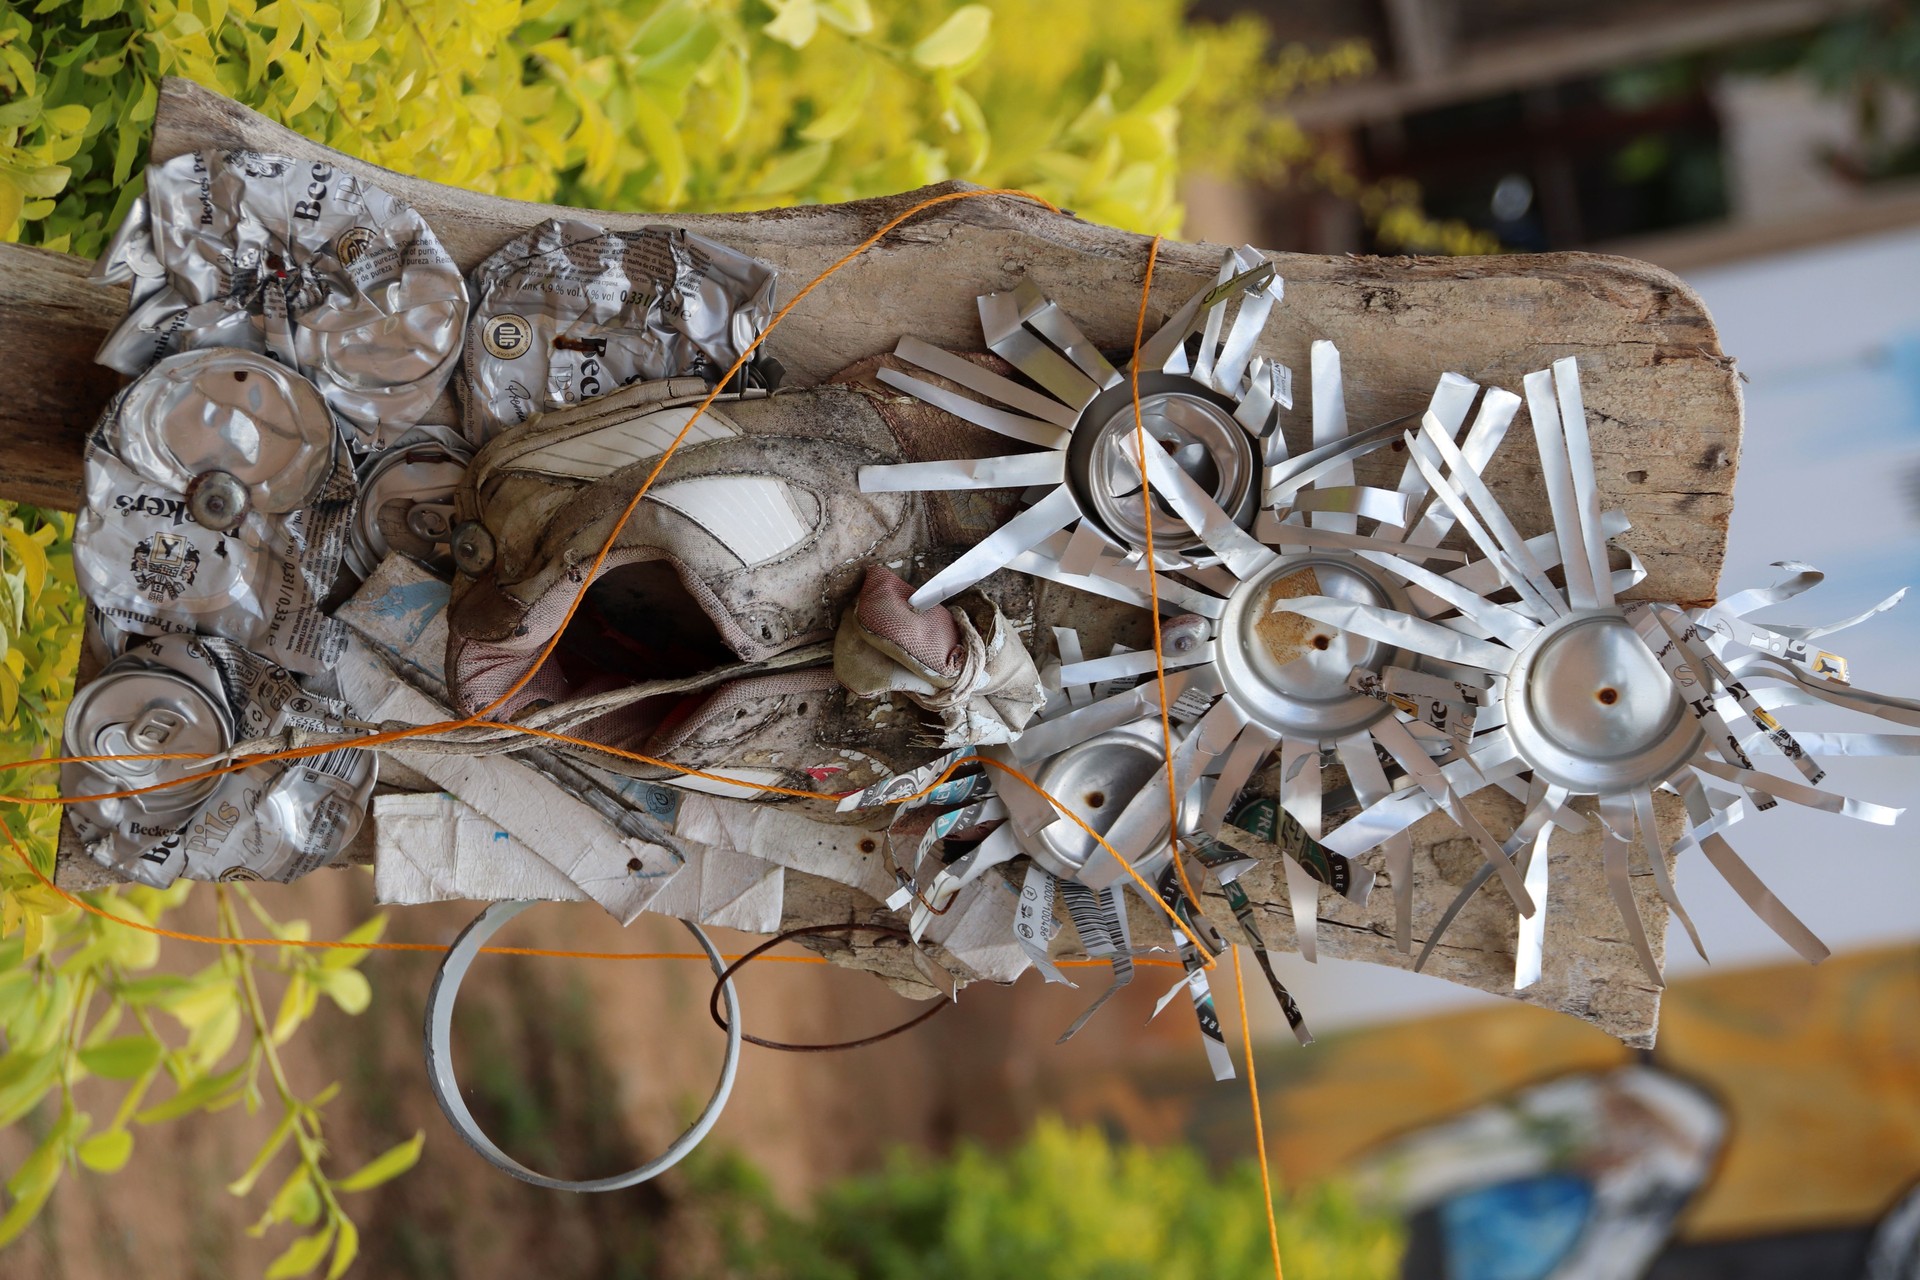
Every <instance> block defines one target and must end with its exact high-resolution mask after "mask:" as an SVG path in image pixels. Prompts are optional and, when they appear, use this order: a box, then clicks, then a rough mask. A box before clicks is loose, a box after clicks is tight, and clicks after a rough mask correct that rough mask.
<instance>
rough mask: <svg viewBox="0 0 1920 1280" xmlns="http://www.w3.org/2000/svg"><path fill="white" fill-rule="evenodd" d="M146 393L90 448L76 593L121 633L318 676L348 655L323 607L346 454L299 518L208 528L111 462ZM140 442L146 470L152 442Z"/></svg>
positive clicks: (181, 499) (256, 518)
mask: <svg viewBox="0 0 1920 1280" xmlns="http://www.w3.org/2000/svg"><path fill="white" fill-rule="evenodd" d="M146 381H147V380H146V379H142V380H141V381H139V382H136V383H134V385H133V386H132V387H130V388H128V389H127V390H126V391H123V392H122V393H121V394H120V395H119V396H117V397H115V398H114V400H113V401H112V402H110V403H109V404H108V406H107V410H106V413H105V414H104V415H103V416H102V418H101V422H100V425H99V426H98V427H97V428H96V429H95V430H94V433H93V435H92V437H91V438H90V439H89V441H88V444H87V452H86V465H85V471H84V475H85V483H86V502H85V504H84V505H83V506H82V507H81V510H80V514H79V517H78V519H77V520H76V521H75V523H74V537H73V565H74V576H75V577H76V579H77V580H78V581H79V584H80V588H81V590H82V591H84V592H85V593H86V595H87V598H88V600H89V601H90V602H91V603H92V604H93V605H94V606H95V607H96V608H97V609H98V611H99V613H100V616H101V618H102V620H103V621H104V623H106V624H110V625H111V627H112V628H113V629H114V630H116V631H118V632H123V633H129V634H133V635H149V636H151V635H168V634H173V633H195V632H197V633H199V634H202V635H212V636H220V637H224V638H226V639H229V640H233V641H236V642H238V643H240V644H243V645H245V646H247V647H248V648H250V649H253V650H255V651H256V652H258V653H261V654H263V655H265V656H266V657H268V658H269V659H271V660H273V661H275V662H278V663H280V664H281V665H283V666H287V667H291V668H292V669H294V670H296V671H299V672H302V673H305V674H307V675H318V674H320V673H321V672H323V671H326V670H327V669H329V668H330V667H331V666H332V665H333V664H334V663H335V662H336V661H337V660H338V659H339V656H340V653H341V651H342V649H343V648H344V646H345V644H346V628H345V626H344V625H343V624H342V623H340V622H338V621H336V620H334V619H332V618H329V617H327V616H326V615H325V614H324V613H322V612H321V610H320V602H321V601H323V600H324V599H326V597H327V594H328V592H329V591H330V590H331V589H332V587H333V582H334V579H335V577H336V576H337V575H338V573H339V570H340V561H341V557H342V555H343V554H344V552H345V549H346V542H347V532H348V525H349V523H350V521H351V519H352V514H353V499H354V476H353V470H352V467H351V465H350V463H349V461H348V454H347V451H346V450H344V449H335V450H334V451H333V452H332V453H331V455H330V461H329V468H328V470H327V472H326V473H325V474H324V476H323V477H322V482H321V485H320V488H319V490H318V492H317V493H314V494H313V495H312V496H311V497H310V498H309V499H308V501H307V503H306V505H304V506H302V507H300V508H299V509H297V510H292V511H287V512H285V513H270V512H266V511H262V510H260V509H259V508H258V507H254V508H252V509H249V510H247V511H246V512H245V514H244V515H243V516H242V518H241V519H240V520H239V521H238V523H236V524H235V525H234V526H233V527H232V528H230V529H226V530H220V529H212V528H208V527H206V526H204V525H202V524H200V523H199V522H198V521H197V520H195V518H194V514H193V508H192V504H191V503H190V501H189V496H188V492H187V491H186V490H182V489H178V488H175V487H173V486H172V485H170V484H168V483H166V482H164V481H156V480H154V479H151V478H149V477H148V476H145V475H142V474H141V473H140V472H139V471H137V470H136V469H135V468H134V467H132V466H130V465H129V464H128V462H127V461H126V460H125V459H124V458H123V457H122V456H121V454H120V452H119V450H120V448H121V447H122V445H123V438H124V432H123V430H122V428H123V426H124V424H125V422H126V421H127V420H128V416H129V415H128V406H129V404H130V403H133V402H134V401H135V400H136V398H137V397H138V396H144V395H146V394H147V393H146V392H145V391H143V389H142V388H143V385H144V384H145V382H146ZM225 425H229V426H230V425H232V424H231V423H227V424H225ZM142 440H143V443H142V445H141V447H142V448H148V449H149V455H148V461H149V462H153V461H154V459H155V457H156V456H157V455H154V454H153V453H152V452H151V448H150V446H151V439H150V438H148V437H142ZM276 501H278V499H277V498H276ZM103 629H104V628H103Z"/></svg>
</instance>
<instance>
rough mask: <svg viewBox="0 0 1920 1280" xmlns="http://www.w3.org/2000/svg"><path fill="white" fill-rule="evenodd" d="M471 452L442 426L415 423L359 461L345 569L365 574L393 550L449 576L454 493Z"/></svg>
mask: <svg viewBox="0 0 1920 1280" xmlns="http://www.w3.org/2000/svg"><path fill="white" fill-rule="evenodd" d="M472 461H473V451H472V450H471V449H469V448H467V446H466V444H465V442H464V441H462V440H461V439H460V438H459V436H457V435H455V434H454V433H453V431H451V430H450V429H448V428H445V427H416V428H414V429H413V430H412V431H410V432H408V433H407V434H406V435H404V436H402V437H401V438H400V440H399V441H398V443H396V444H395V446H394V447H393V448H391V449H388V450H385V451H384V452H381V453H377V454H374V455H372V456H370V457H369V458H367V459H366V460H365V461H364V462H362V463H361V464H360V505H359V507H358V508H357V509H356V511H355V515H354V521H353V531H352V533H351V534H350V535H349V537H348V541H347V568H349V569H350V570H352V571H353V573H354V574H355V575H356V576H358V577H360V578H363V579H364V578H366V577H369V576H370V575H371V574H372V573H373V571H374V569H376V568H378V567H379V564H380V562H381V561H382V560H385V559H386V558H387V556H388V555H390V554H392V553H393V552H396V551H397V552H399V553H400V554H402V555H404V556H407V557H408V558H410V559H413V560H417V561H419V562H420V563H421V564H423V565H425V566H426V567H427V568H429V569H431V570H433V571H434V572H435V573H437V574H440V575H441V576H442V577H449V576H451V575H452V573H453V553H452V551H451V550H449V548H448V542H449V540H450V539H451V538H452V536H453V523H454V521H453V491H454V490H455V489H457V488H458V487H459V486H460V482H461V480H462V479H464V478H465V477H466V474H467V464H468V463H470V462H472Z"/></svg>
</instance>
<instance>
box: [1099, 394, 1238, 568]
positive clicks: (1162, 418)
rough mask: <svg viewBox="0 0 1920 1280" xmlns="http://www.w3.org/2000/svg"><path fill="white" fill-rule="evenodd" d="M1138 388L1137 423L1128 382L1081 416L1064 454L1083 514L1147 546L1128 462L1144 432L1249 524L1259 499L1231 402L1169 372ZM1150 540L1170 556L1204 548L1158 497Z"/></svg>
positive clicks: (1137, 484) (1135, 476)
mask: <svg viewBox="0 0 1920 1280" xmlns="http://www.w3.org/2000/svg"><path fill="white" fill-rule="evenodd" d="M1139 389H1140V418H1139V422H1138V425H1136V423H1135V419H1134V405H1133V387H1132V384H1130V383H1126V382H1122V383H1120V384H1119V385H1117V386H1114V387H1110V388H1108V389H1107V390H1106V391H1103V392H1101V393H1100V395H1099V396H1097V397H1095V399H1094V400H1093V401H1092V402H1091V403H1090V404H1088V405H1087V407H1086V408H1085V409H1084V410H1082V411H1081V415H1080V420H1079V423H1078V424H1077V425H1076V426H1075V427H1074V432H1073V440H1072V443H1071V444H1070V445H1069V446H1068V449H1067V483H1068V485H1069V487H1071V488H1072V489H1073V491H1074V496H1075V497H1076V498H1077V499H1078V500H1079V502H1080V507H1081V510H1082V511H1084V512H1086V513H1087V514H1088V515H1089V516H1091V517H1092V518H1093V519H1094V520H1095V521H1096V522H1098V524H1099V525H1100V527H1101V528H1103V529H1104V530H1106V532H1107V533H1108V534H1110V535H1111V536H1113V537H1114V538H1116V539H1118V540H1119V541H1121V542H1124V543H1126V544H1127V545H1128V546H1131V547H1135V548H1144V547H1145V546H1146V544H1147V536H1146V515H1145V512H1144V511H1143V510H1142V506H1143V505H1144V504H1143V503H1142V501H1141V496H1140V489H1141V481H1140V472H1139V470H1138V468H1136V467H1135V466H1134V465H1133V462H1132V442H1133V436H1134V433H1135V431H1137V430H1144V431H1145V432H1146V434H1147V436H1148V438H1149V439H1150V440H1152V441H1153V442H1154V443H1156V444H1157V445H1158V446H1159V447H1160V448H1162V449H1165V450H1166V451H1167V452H1168V453H1169V454H1170V455H1171V456H1172V458H1173V461H1174V464H1175V465H1176V466H1178V467H1179V468H1180V469H1181V470H1182V471H1185V472H1186V473H1187V474H1188V475H1189V476H1191V477H1192V478H1193V480H1194V481H1195V482H1196V483H1197V484H1198V485H1199V486H1200V488H1201V489H1203V490H1205V491H1206V492H1207V494H1208V496H1210V497H1211V498H1212V499H1213V500H1214V501H1215V502H1216V503H1218V504H1219V506H1220V508H1221V509H1222V510H1223V511H1225V512H1226V513H1227V514H1228V515H1230V516H1232V517H1233V519H1234V520H1235V521H1237V522H1238V523H1239V524H1240V525H1242V526H1243V527H1244V526H1245V525H1247V524H1248V523H1249V522H1250V521H1251V520H1252V518H1253V512H1254V508H1255V507H1256V506H1257V505H1258V501H1259V493H1258V483H1257V482H1258V479H1259V466H1258V463H1257V459H1256V458H1255V457H1254V452H1253V445H1252V442H1251V440H1250V439H1249V438H1248V436H1247V433H1246V431H1245V430H1244V429H1243V428H1242V427H1241V426H1240V424H1239V423H1238V422H1236V421H1235V420H1234V417H1233V406H1232V402H1231V401H1229V400H1226V399H1225V398H1224V397H1222V396H1220V395H1219V394H1218V393H1216V392H1214V391H1212V390H1211V389H1209V388H1207V387H1205V386H1202V385H1201V384H1200V383H1198V382H1195V381H1193V380H1192V379H1190V378H1184V377H1178V376H1175V375H1172V374H1164V373H1156V374H1145V375H1142V376H1141V378H1140V388H1139ZM1153 542H1154V547H1155V549H1156V550H1159V551H1163V552H1166V553H1168V554H1173V555H1189V554H1193V553H1195V552H1201V551H1204V550H1205V547H1206V544H1205V542H1204V540H1203V539H1201V537H1200V536H1199V534H1197V533H1195V532H1194V530H1193V529H1191V528H1190V527H1189V526H1188V525H1187V522H1186V521H1185V520H1184V519H1182V518H1181V517H1180V515H1179V513H1178V512H1176V511H1174V509H1173V508H1172V507H1170V506H1168V505H1167V503H1166V500H1165V499H1164V498H1160V497H1156V498H1155V499H1154V516H1153Z"/></svg>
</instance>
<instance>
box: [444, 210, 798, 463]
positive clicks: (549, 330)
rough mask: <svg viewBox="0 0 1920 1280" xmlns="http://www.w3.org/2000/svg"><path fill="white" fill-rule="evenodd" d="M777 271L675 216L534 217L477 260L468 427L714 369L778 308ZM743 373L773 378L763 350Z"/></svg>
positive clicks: (760, 381) (714, 373)
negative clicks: (627, 223) (619, 221)
mask: <svg viewBox="0 0 1920 1280" xmlns="http://www.w3.org/2000/svg"><path fill="white" fill-rule="evenodd" d="M775 279H776V272H775V270H774V268H773V266H772V265H771V264H769V263H766V262H762V261H761V260H759V259H758V258H753V257H749V256H748V255H746V254H744V253H740V252H739V251H737V250H734V249H729V248H728V247H727V246H725V245H723V244H719V243H716V242H715V241H712V240H709V239H707V238H706V237H704V236H700V235H696V234H694V233H693V232H690V231H683V230H680V229H678V228H675V227H645V228H642V229H641V230H639V231H621V232H615V231H608V230H607V229H606V228H604V227H597V226H594V225H592V224H591V223H586V222H560V221H555V220H551V219H550V220H548V221H546V222H543V223H541V224H540V225H539V226H537V227H534V228H533V229H532V230H530V231H528V232H526V234H524V235H522V236H520V237H519V238H518V239H516V240H514V241H512V242H511V243H509V244H507V245H506V246H505V247H503V248H502V249H500V250H499V251H498V252H496V253H495V254H494V255H493V256H492V257H490V258H488V259H487V260H486V261H485V262H483V263H481V264H480V266H479V267H478V268H476V269H475V271H474V273H473V294H474V307H473V316H472V318H471V320H470V321H469V322H468V326H467V344H466V356H465V359H464V361H463V364H462V368H463V370H464V374H463V377H462V379H461V391H462V400H463V409H464V418H465V423H464V425H465V430H466V434H467V438H468V439H469V440H470V441H472V442H473V443H474V444H475V445H476V446H478V445H481V444H484V443H486V442H487V441H488V440H490V439H492V438H493V437H494V436H495V435H497V434H499V433H500V432H501V431H504V430H505V429H506V428H508V427H511V426H514V425H516V424H518V423H522V422H525V421H527V420H528V419H529V418H531V417H534V416H535V415H537V414H541V413H546V412H548V411H550V410H553V409H561V408H565V407H567V406H569V405H575V404H579V403H580V402H581V401H584V400H591V399H592V398H593V397H595V396H597V395H602V394H604V393H606V392H609V391H612V390H614V389H615V388H618V387H623V386H626V385H627V384H628V383H632V382H640V381H651V380H653V379H658V378H670V377H679V376H685V375H698V376H700V377H703V378H705V379H707V381H708V382H714V381H717V380H718V379H719V377H720V375H721V374H723V373H724V372H726V370H727V369H728V368H729V367H730V366H731V365H732V364H733V362H734V361H735V360H737V359H739V358H740V354H741V353H742V352H743V351H745V350H746V349H747V348H748V347H749V346H751V345H752V344H753V341H754V339H755V338H757V337H758V336H759V335H760V333H761V331H762V330H763V329H765V328H766V325H767V322H768V321H769V320H771V319H772V317H773V295H774V285H775ZM748 372H749V382H751V383H754V384H755V385H770V384H771V383H772V382H774V381H777V377H778V375H777V366H776V365H773V364H772V363H771V362H768V361H764V360H756V361H755V363H754V365H753V366H750V368H749V370H748Z"/></svg>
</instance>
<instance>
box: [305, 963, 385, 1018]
mask: <svg viewBox="0 0 1920 1280" xmlns="http://www.w3.org/2000/svg"><path fill="white" fill-rule="evenodd" d="M308 976H309V977H311V978H312V980H313V983H314V985H315V986H317V987H319V988H320V989H321V990H322V991H324V992H326V993H327V997H328V999H330V1000H332V1001H333V1002H334V1003H335V1004H337V1005H339V1006H340V1008H341V1009H342V1010H344V1011H345V1012H347V1013H350V1014H355V1015H358V1014H362V1013H365V1012H366V1011H367V1006H368V1005H370V1004H372V1003H373V985H372V984H371V983H369V982H368V981H367V976H366V975H365V974H363V973H361V972H360V971H359V970H358V969H315V970H314V971H313V972H312V973H311V974H310V975H308Z"/></svg>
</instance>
